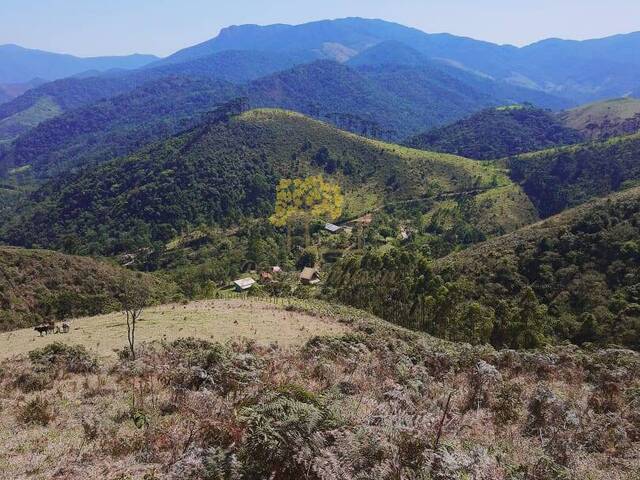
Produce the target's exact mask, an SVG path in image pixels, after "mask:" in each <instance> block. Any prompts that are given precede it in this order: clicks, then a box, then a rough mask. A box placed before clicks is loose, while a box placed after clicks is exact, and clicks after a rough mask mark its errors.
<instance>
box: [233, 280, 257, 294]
mask: <svg viewBox="0 0 640 480" xmlns="http://www.w3.org/2000/svg"><path fill="white" fill-rule="evenodd" d="M255 283H256V281H255V280H254V279H253V278H241V279H239V280H235V281H234V282H233V284H234V285H235V286H236V292H244V291H246V290H249V289H250V288H251V287H253V285H254V284H255Z"/></svg>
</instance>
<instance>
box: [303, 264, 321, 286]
mask: <svg viewBox="0 0 640 480" xmlns="http://www.w3.org/2000/svg"><path fill="white" fill-rule="evenodd" d="M300 282H302V283H303V284H304V285H315V284H316V283H319V282H320V273H319V272H318V270H317V269H315V268H311V267H305V268H304V270H302V273H300Z"/></svg>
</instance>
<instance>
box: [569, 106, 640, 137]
mask: <svg viewBox="0 0 640 480" xmlns="http://www.w3.org/2000/svg"><path fill="white" fill-rule="evenodd" d="M559 118H560V120H561V121H562V123H563V124H564V125H566V126H567V127H569V128H573V129H575V130H578V131H579V132H580V133H581V134H582V135H583V136H585V138H588V139H590V140H606V139H608V138H610V137H618V136H621V135H629V134H633V133H638V132H639V131H640V100H638V99H637V98H632V97H625V98H617V99H613V100H606V101H604V102H596V103H591V104H589V105H585V106H581V107H577V108H574V109H571V110H567V111H566V112H562V113H561V114H559Z"/></svg>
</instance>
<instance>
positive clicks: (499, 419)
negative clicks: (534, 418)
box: [491, 382, 522, 426]
mask: <svg viewBox="0 0 640 480" xmlns="http://www.w3.org/2000/svg"><path fill="white" fill-rule="evenodd" d="M521 406H522V386H521V385H519V384H517V383H508V382H505V383H503V384H502V385H501V386H500V387H499V389H498V393H497V394H496V398H495V401H494V403H493V404H492V405H491V410H492V411H493V416H494V419H495V421H496V423H497V424H498V425H500V426H502V425H506V424H508V423H511V422H515V421H516V420H518V417H519V416H520V409H521Z"/></svg>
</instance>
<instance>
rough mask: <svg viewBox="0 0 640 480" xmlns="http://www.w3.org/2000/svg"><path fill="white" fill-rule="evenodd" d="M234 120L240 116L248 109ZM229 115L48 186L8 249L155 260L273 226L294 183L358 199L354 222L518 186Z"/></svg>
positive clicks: (257, 117) (352, 140)
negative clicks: (440, 197) (190, 236)
mask: <svg viewBox="0 0 640 480" xmlns="http://www.w3.org/2000/svg"><path fill="white" fill-rule="evenodd" d="M225 108H236V110H233V112H232V113H234V114H235V113H238V112H237V108H240V109H241V108H242V105H241V103H240V104H230V105H229V106H227V107H225ZM224 111H225V110H224V109H222V110H221V111H220V112H219V113H218V114H216V115H213V114H212V115H211V116H209V117H208V119H207V121H206V122H205V124H204V125H203V126H201V127H198V128H195V129H193V130H191V131H189V132H187V133H185V134H182V135H179V136H177V137H173V138H171V139H169V140H167V141H165V142H163V143H160V144H157V145H153V146H151V147H148V148H145V149H143V150H142V151H140V152H139V153H137V154H135V155H132V156H130V157H126V158H121V159H117V160H113V161H110V162H107V163H104V164H102V165H101V166H98V167H97V168H91V169H88V170H86V171H80V172H79V173H75V174H68V175H60V176H58V177H57V178H55V179H53V180H51V181H49V182H48V183H46V184H45V185H43V186H42V187H41V188H40V189H38V190H37V191H35V192H34V193H33V194H31V195H30V196H29V200H28V201H25V202H22V205H21V206H20V208H19V214H18V215H15V218H14V219H13V220H12V221H10V222H9V224H8V225H3V226H2V239H3V240H4V241H6V242H8V243H11V244H14V245H23V246H45V247H55V248H65V245H76V244H77V245H81V247H80V248H81V249H80V250H78V251H79V252H81V253H108V254H111V253H116V252H121V251H129V250H132V249H138V248H142V247H145V248H147V247H150V246H151V244H152V243H153V242H157V241H164V242H166V241H168V240H170V239H172V238H173V237H174V236H175V235H177V234H178V233H180V232H182V231H183V230H184V229H186V228H188V227H189V226H192V225H195V226H197V225H201V224H205V225H211V224H219V225H222V226H230V225H234V224H235V223H237V222H238V221H239V220H241V219H243V218H245V217H247V216H257V217H264V216H268V215H269V214H270V213H271V211H272V209H273V201H274V195H275V193H274V192H275V188H274V186H275V185H276V183H277V181H278V180H279V179H280V178H282V177H284V176H307V175H310V174H313V173H324V174H325V175H327V176H329V177H330V178H332V179H333V181H336V182H338V183H339V184H340V185H341V186H342V188H343V190H344V192H345V194H346V196H347V202H346V206H345V211H344V215H345V216H346V217H349V216H353V215H358V214H361V213H363V212H364V211H366V210H367V209H371V208H373V207H376V206H379V205H380V204H381V203H382V202H383V201H384V200H391V199H396V200H401V199H406V198H408V199H411V198H420V197H422V196H428V195H434V194H437V193H438V192H455V191H465V190H473V189H490V188H493V187H498V186H501V185H508V184H509V180H508V178H507V177H506V176H505V175H504V173H503V172H502V171H501V170H499V169H497V168H495V167H493V166H490V165H481V164H479V163H477V162H474V161H472V160H467V159H463V158H460V157H454V156H450V155H445V154H434V153H428V152H420V151H417V150H410V149H407V148H404V147H400V146H397V145H391V144H385V143H382V142H378V141H374V140H368V139H365V138H362V137H357V136H355V135H352V134H348V133H345V132H341V131H339V130H337V129H335V128H334V127H330V126H329V125H327V124H324V123H321V122H317V121H313V120H310V119H308V118H306V117H303V116H302V115H299V114H294V113H289V112H284V111H270V110H257V111H249V112H246V113H244V114H242V115H240V116H233V117H231V118H229V117H228V116H227V115H225V114H224ZM177 199H179V201H177ZM67 249H68V247H67ZM72 251H76V250H72Z"/></svg>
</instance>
